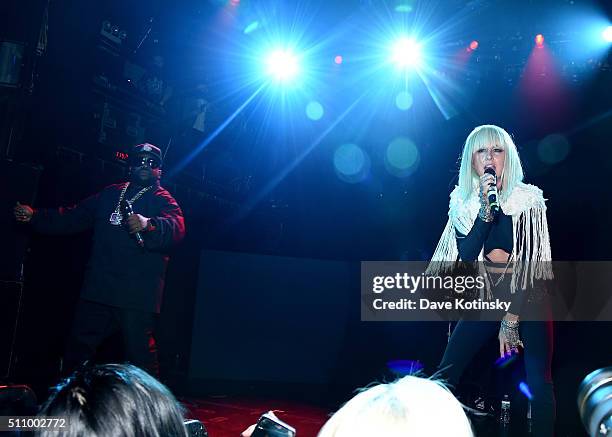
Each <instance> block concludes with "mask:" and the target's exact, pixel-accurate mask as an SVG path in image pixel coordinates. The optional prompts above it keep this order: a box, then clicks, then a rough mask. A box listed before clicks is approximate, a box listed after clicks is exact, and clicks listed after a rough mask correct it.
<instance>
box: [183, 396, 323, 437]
mask: <svg viewBox="0 0 612 437" xmlns="http://www.w3.org/2000/svg"><path fill="white" fill-rule="evenodd" d="M181 402H182V403H183V405H185V407H186V408H187V409H188V411H189V413H188V414H187V416H188V417H190V418H194V419H199V420H201V421H202V422H203V423H204V425H205V426H206V429H207V430H208V435H209V436H210V437H238V436H239V435H240V433H241V432H242V431H244V430H245V429H246V428H247V427H248V426H249V425H251V424H253V423H255V422H257V419H258V418H259V416H260V415H261V414H262V413H265V412H266V411H269V410H274V411H275V414H276V415H277V416H278V417H279V418H280V419H282V420H283V421H285V422H287V423H288V424H290V425H291V426H293V427H294V428H296V429H297V434H298V435H299V436H300V437H314V436H316V435H317V433H318V432H319V430H320V429H321V427H322V426H323V424H324V423H325V421H326V420H327V418H328V417H329V414H330V411H328V410H325V409H323V408H321V407H315V406H312V405H308V404H305V403H300V402H297V401H282V400H272V399H255V398H252V399H245V398H240V397H230V396H208V397H205V398H200V399H193V398H183V399H181Z"/></svg>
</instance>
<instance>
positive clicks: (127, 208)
mask: <svg viewBox="0 0 612 437" xmlns="http://www.w3.org/2000/svg"><path fill="white" fill-rule="evenodd" d="M121 204H122V205H121V209H122V210H123V213H124V215H125V216H126V217H129V216H131V215H133V214H134V210H133V209H132V205H131V204H130V202H128V201H127V200H125V199H124V200H123V201H121ZM134 237H135V238H136V243H138V245H139V246H140V247H141V248H144V240H143V239H142V235H140V232H135V233H134Z"/></svg>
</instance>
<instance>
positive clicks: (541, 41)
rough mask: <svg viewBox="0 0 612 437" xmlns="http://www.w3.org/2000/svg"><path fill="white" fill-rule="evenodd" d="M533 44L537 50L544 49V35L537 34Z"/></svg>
mask: <svg viewBox="0 0 612 437" xmlns="http://www.w3.org/2000/svg"><path fill="white" fill-rule="evenodd" d="M535 43H536V47H538V48H542V47H544V35H542V34H541V33H538V34H537V35H536V37H535Z"/></svg>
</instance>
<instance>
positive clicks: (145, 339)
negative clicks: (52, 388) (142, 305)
mask: <svg viewBox="0 0 612 437" xmlns="http://www.w3.org/2000/svg"><path fill="white" fill-rule="evenodd" d="M154 324H155V314H154V313H148V312H142V311H136V310H130V309H124V308H117V307H113V306H109V305H104V304H101V303H97V302H92V301H89V300H84V299H81V300H79V303H78V304H77V309H76V314H75V317H74V322H73V324H72V331H71V333H70V337H69V338H68V343H67V345H66V354H65V357H64V373H66V374H68V373H69V372H72V371H73V370H74V369H75V368H77V367H78V366H79V365H81V364H83V363H84V362H85V361H87V360H89V359H91V358H92V357H93V355H94V354H95V352H96V349H97V348H98V346H100V344H101V343H102V342H103V341H104V340H105V339H106V338H108V337H110V336H111V335H113V334H115V333H116V332H120V333H121V337H122V339H123V346H124V351H125V355H126V360H127V361H128V362H130V363H131V364H134V365H135V366H138V367H140V368H141V369H144V370H146V371H148V372H149V373H150V374H151V375H153V376H156V377H157V376H158V364H157V348H156V344H155V338H154V336H153V328H154Z"/></svg>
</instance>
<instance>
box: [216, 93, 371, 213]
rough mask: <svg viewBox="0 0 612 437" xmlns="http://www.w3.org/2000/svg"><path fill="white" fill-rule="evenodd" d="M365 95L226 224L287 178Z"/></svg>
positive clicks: (253, 205) (248, 210) (247, 210)
mask: <svg viewBox="0 0 612 437" xmlns="http://www.w3.org/2000/svg"><path fill="white" fill-rule="evenodd" d="M366 94H367V92H364V93H363V94H361V95H360V96H359V97H357V99H355V101H354V102H353V103H351V104H350V105H349V107H348V108H346V110H345V111H344V112H343V113H342V114H340V115H339V116H338V118H336V120H334V122H333V123H332V124H330V125H329V126H328V128H327V129H325V130H324V131H323V132H322V133H321V134H320V135H319V136H318V137H317V138H316V139H315V140H314V141H313V142H312V143H311V144H310V145H309V146H308V147H306V148H305V149H304V150H303V151H302V153H300V154H299V155H298V156H297V157H296V158H295V159H294V160H293V162H291V163H290V164H289V165H288V166H287V167H285V168H284V169H283V170H282V171H281V172H280V173H279V174H278V175H276V176H275V177H274V178H273V179H272V180H271V181H270V182H268V183H267V184H266V185H265V186H264V188H263V189H262V190H261V191H260V192H259V193H258V194H256V195H255V196H253V197H252V199H251V200H250V201H249V202H247V203H246V204H245V205H244V206H243V208H242V209H241V210H240V211H239V212H238V213H237V214H235V215H234V217H232V218H230V219H229V220H228V223H227V224H228V225H231V224H233V223H236V222H238V221H239V220H241V219H242V218H244V217H245V216H246V215H247V214H248V213H249V212H250V211H251V210H252V209H253V208H254V207H255V206H256V205H257V204H258V203H259V202H261V200H262V199H263V198H264V197H265V196H267V195H268V194H269V193H270V192H271V191H272V190H273V189H274V188H275V187H276V186H277V185H278V184H279V183H280V182H281V181H282V180H283V179H285V177H287V175H288V174H289V173H291V172H292V171H293V170H294V169H295V168H296V167H297V166H298V164H299V163H300V162H302V161H303V160H304V158H306V156H308V155H309V154H310V152H312V150H313V149H314V148H315V147H317V146H318V145H319V144H320V143H321V141H323V139H324V138H325V137H326V136H327V135H328V134H329V133H330V132H331V131H332V130H333V129H334V128H335V127H336V126H337V125H338V123H340V122H341V121H342V120H344V118H346V116H347V115H348V114H349V113H350V112H351V111H352V110H353V108H354V107H355V106H356V105H357V103H359V102H360V101H361V99H362V98H363V97H364V96H365V95H366Z"/></svg>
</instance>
